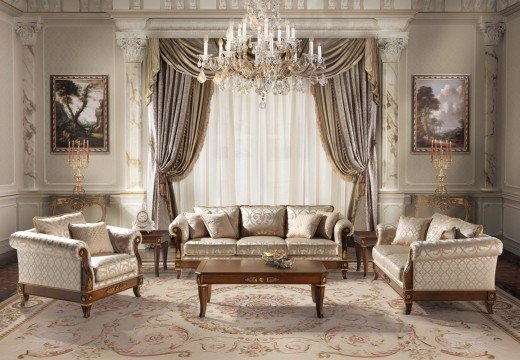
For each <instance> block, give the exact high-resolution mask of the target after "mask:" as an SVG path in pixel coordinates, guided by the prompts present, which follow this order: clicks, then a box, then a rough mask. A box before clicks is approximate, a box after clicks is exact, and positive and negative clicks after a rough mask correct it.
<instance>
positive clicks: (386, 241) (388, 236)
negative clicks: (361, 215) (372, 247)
mask: <svg viewBox="0 0 520 360" xmlns="http://www.w3.org/2000/svg"><path fill="white" fill-rule="evenodd" d="M396 231H397V227H396V226H395V225H391V224H379V225H377V226H376V234H377V244H376V245H390V244H391V243H392V241H394V238H395V233H396Z"/></svg>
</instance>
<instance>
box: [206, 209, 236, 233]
mask: <svg viewBox="0 0 520 360" xmlns="http://www.w3.org/2000/svg"><path fill="white" fill-rule="evenodd" d="M201 216H202V220H203V221H204V224H205V225H206V228H207V229H208V232H209V235H210V236H211V238H213V239H221V238H236V237H235V230H233V226H231V222H230V221H229V216H228V215H227V214H202V215H201Z"/></svg>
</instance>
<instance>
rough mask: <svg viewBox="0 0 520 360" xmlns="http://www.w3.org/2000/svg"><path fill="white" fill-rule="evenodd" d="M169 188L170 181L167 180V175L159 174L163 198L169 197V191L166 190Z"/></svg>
mask: <svg viewBox="0 0 520 360" xmlns="http://www.w3.org/2000/svg"><path fill="white" fill-rule="evenodd" d="M167 186H168V179H167V178H166V174H164V173H163V172H159V195H161V196H162V197H168V191H167V190H166V187H167Z"/></svg>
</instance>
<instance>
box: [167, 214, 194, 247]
mask: <svg viewBox="0 0 520 360" xmlns="http://www.w3.org/2000/svg"><path fill="white" fill-rule="evenodd" d="M169 230H170V235H173V236H175V238H176V239H175V240H176V242H179V240H180V242H184V241H187V240H188V239H189V238H190V228H189V226H188V221H186V218H185V217H184V215H183V214H179V215H177V217H176V218H175V219H174V220H173V221H172V223H171V224H170V228H169Z"/></svg>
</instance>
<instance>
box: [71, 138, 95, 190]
mask: <svg viewBox="0 0 520 360" xmlns="http://www.w3.org/2000/svg"><path fill="white" fill-rule="evenodd" d="M67 153H68V155H69V159H68V160H69V166H70V167H71V168H72V169H73V170H74V179H75V180H76V184H75V185H74V189H73V190H72V192H73V193H74V194H76V195H79V194H83V193H84V192H85V189H83V185H81V182H82V181H83V178H84V176H83V174H82V173H81V170H83V169H86V168H87V167H88V164H89V160H90V144H89V142H88V140H86V141H85V140H83V141H80V140H76V141H72V142H70V141H69V147H68V148H67Z"/></svg>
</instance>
